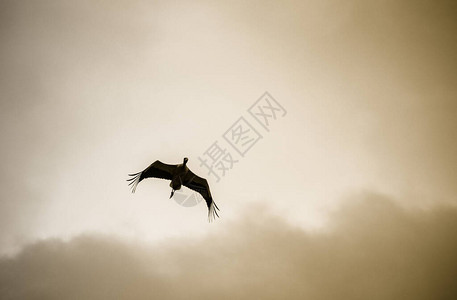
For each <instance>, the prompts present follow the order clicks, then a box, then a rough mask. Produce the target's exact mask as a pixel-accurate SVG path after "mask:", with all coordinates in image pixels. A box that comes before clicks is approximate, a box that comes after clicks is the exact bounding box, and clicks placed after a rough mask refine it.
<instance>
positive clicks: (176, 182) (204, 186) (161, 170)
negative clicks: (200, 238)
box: [127, 157, 219, 222]
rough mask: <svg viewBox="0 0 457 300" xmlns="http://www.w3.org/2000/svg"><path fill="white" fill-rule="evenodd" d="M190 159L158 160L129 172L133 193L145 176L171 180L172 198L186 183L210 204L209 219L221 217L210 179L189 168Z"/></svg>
mask: <svg viewBox="0 0 457 300" xmlns="http://www.w3.org/2000/svg"><path fill="white" fill-rule="evenodd" d="M188 160H189V159H188V158H187V157H185V158H184V160H183V163H182V164H179V165H168V164H164V163H163V162H161V161H160V160H156V161H155V162H153V163H152V164H151V165H150V166H149V167H147V168H146V169H144V171H142V172H138V173H135V174H129V176H132V177H131V178H129V179H127V181H130V183H129V186H131V188H132V193H135V190H136V188H137V186H138V183H140V182H141V181H142V180H143V179H145V178H149V177H155V178H160V179H167V180H171V182H170V187H171V195H170V199H171V197H173V194H174V193H175V191H176V190H179V189H181V186H183V185H184V186H186V187H188V188H190V189H192V190H194V191H196V192H198V193H199V194H200V195H202V196H203V198H204V199H205V201H206V205H207V206H208V221H210V222H211V221H212V220H213V219H215V218H216V216H217V217H219V215H218V214H217V211H218V210H219V208H218V207H217V205H216V203H215V202H214V201H213V197H212V196H211V192H210V190H209V185H208V181H206V179H205V178H202V177H199V176H197V175H195V174H194V173H193V172H192V171H191V170H189V168H188V167H187V165H186V164H187V161H188Z"/></svg>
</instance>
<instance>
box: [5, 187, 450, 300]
mask: <svg viewBox="0 0 457 300" xmlns="http://www.w3.org/2000/svg"><path fill="white" fill-rule="evenodd" d="M348 203H349V204H347V205H345V206H343V207H342V208H341V209H340V210H339V211H337V212H336V213H335V214H334V215H333V218H332V222H331V224H330V225H329V227H327V229H326V230H325V231H320V232H318V233H311V232H304V231H302V230H300V229H297V228H294V227H292V226H290V225H288V224H287V223H286V222H285V221H284V220H282V219H281V218H279V217H274V216H272V215H271V214H269V213H268V212H267V210H266V209H261V208H259V207H251V208H250V214H246V215H245V216H244V217H242V218H240V220H239V221H237V222H233V223H231V224H227V225H226V228H227V229H226V230H225V232H223V233H219V234H218V235H216V234H214V235H211V236H208V237H206V238H204V239H201V240H191V239H176V240H172V241H168V242H166V243H162V244H161V245H156V246H153V247H150V246H145V245H141V244H139V243H134V242H126V241H121V240H116V239H115V238H113V237H109V236H97V235H84V236H80V237H78V238H75V239H73V240H71V241H69V242H63V241H61V240H46V241H42V242H38V243H36V244H33V245H30V246H28V247H26V248H25V249H24V250H23V251H22V252H21V253H20V254H18V255H17V256H16V257H13V258H4V259H2V260H1V261H0V298H2V299H19V298H20V299H113V298H116V299H151V298H154V299H157V298H158V299H195V298H198V299H305V298H306V299H415V300H416V299H455V297H456V295H457V286H456V285H455V282H453V281H455V278H457V255H456V253H457V240H456V239H455V237H456V236H457V209H455V208H451V207H436V208H434V209H432V210H427V211H419V210H416V211H408V210H404V209H402V208H400V207H399V206H397V205H396V204H394V203H393V202H392V201H390V200H389V199H386V198H385V197H382V196H379V195H372V194H371V195H365V196H363V197H360V199H359V200H356V201H354V200H353V201H349V202H348ZM253 209H256V210H257V215H256V218H255V219H253V218H252V210H253Z"/></svg>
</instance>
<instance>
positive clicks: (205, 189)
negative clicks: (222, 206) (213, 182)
mask: <svg viewBox="0 0 457 300" xmlns="http://www.w3.org/2000/svg"><path fill="white" fill-rule="evenodd" d="M183 182H185V183H184V186H186V187H188V188H190V189H192V190H194V191H196V192H198V193H199V194H200V195H202V196H203V198H204V199H205V201H206V205H207V206H208V221H210V222H211V221H212V220H214V219H215V218H216V217H219V215H218V214H217V211H218V210H219V208H218V207H217V205H216V203H215V202H214V201H213V197H212V196H211V191H210V190H209V185H208V181H206V179H205V178H201V177H199V176H197V175H195V174H194V173H193V172H192V171H191V170H189V171H188V172H187V174H186V177H185V178H184V180H183Z"/></svg>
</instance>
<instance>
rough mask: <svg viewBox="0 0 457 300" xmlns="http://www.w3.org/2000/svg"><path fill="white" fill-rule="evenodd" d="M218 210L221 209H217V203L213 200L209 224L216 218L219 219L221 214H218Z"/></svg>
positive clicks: (209, 209) (209, 208)
mask: <svg viewBox="0 0 457 300" xmlns="http://www.w3.org/2000/svg"><path fill="white" fill-rule="evenodd" d="M218 210H219V207H217V205H216V202H214V200H213V201H212V202H211V204H210V205H209V207H208V222H212V221H213V220H215V219H216V217H218V218H219V214H218V213H217V211H218Z"/></svg>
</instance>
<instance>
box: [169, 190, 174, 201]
mask: <svg viewBox="0 0 457 300" xmlns="http://www.w3.org/2000/svg"><path fill="white" fill-rule="evenodd" d="M174 193H175V190H174V189H171V195H170V199H171V197H173V195H174Z"/></svg>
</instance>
